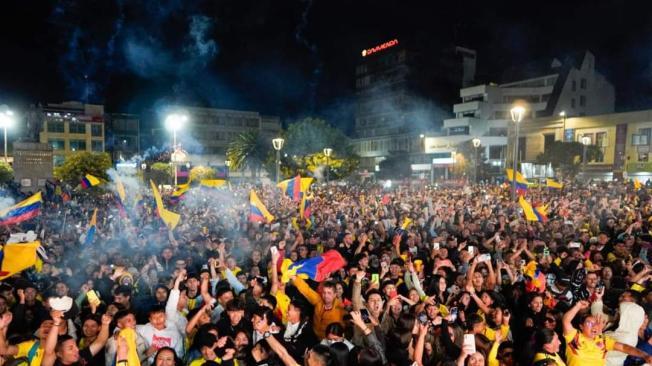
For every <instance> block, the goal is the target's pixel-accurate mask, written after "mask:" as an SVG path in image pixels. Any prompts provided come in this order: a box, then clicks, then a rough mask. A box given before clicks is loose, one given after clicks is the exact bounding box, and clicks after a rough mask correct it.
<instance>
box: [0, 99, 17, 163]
mask: <svg viewBox="0 0 652 366" xmlns="http://www.w3.org/2000/svg"><path fill="white" fill-rule="evenodd" d="M13 123H14V112H12V111H10V110H8V109H7V110H6V111H4V112H0V126H2V130H3V132H4V135H5V163H9V159H8V158H7V127H11V125H13Z"/></svg>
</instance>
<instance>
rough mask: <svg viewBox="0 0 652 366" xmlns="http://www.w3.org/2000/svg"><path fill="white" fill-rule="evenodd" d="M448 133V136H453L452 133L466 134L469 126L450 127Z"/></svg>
mask: <svg viewBox="0 0 652 366" xmlns="http://www.w3.org/2000/svg"><path fill="white" fill-rule="evenodd" d="M448 134H449V135H450V136H453V135H468V134H469V126H459V127H451V128H449V129H448Z"/></svg>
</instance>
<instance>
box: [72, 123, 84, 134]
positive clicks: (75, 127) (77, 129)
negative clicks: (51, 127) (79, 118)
mask: <svg viewBox="0 0 652 366" xmlns="http://www.w3.org/2000/svg"><path fill="white" fill-rule="evenodd" d="M68 132H69V133H84V134H85V133H86V125H85V124H83V123H70V124H69V125H68Z"/></svg>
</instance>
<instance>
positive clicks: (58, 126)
mask: <svg viewBox="0 0 652 366" xmlns="http://www.w3.org/2000/svg"><path fill="white" fill-rule="evenodd" d="M64 127H65V126H64V124H63V122H48V132H56V133H64V132H66V131H65V129H64Z"/></svg>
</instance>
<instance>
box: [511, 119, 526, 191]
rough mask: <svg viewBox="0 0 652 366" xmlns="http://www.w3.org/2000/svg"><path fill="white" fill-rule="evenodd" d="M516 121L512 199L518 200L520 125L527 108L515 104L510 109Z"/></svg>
mask: <svg viewBox="0 0 652 366" xmlns="http://www.w3.org/2000/svg"><path fill="white" fill-rule="evenodd" d="M510 113H511V115H512V121H513V122H514V128H515V133H514V156H513V157H512V201H516V167H517V166H518V125H519V123H521V121H522V120H523V115H525V108H523V107H521V106H515V107H514V108H512V109H511V110H510Z"/></svg>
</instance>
